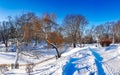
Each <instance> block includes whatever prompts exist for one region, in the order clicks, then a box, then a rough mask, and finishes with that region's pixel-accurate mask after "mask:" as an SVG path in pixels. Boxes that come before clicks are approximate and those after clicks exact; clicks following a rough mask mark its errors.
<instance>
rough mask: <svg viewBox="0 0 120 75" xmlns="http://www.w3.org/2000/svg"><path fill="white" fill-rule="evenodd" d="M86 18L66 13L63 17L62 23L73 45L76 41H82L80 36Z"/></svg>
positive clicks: (85, 23) (74, 45)
mask: <svg viewBox="0 0 120 75" xmlns="http://www.w3.org/2000/svg"><path fill="white" fill-rule="evenodd" d="M87 23H88V22H87V20H86V18H85V17H84V16H82V15H67V16H66V17H65V19H64V23H63V24H64V25H65V28H66V29H65V30H66V34H67V36H68V37H69V38H70V39H71V42H72V43H73V47H76V43H77V42H80V44H81V43H82V36H83V33H84V30H85V26H86V25H87Z"/></svg>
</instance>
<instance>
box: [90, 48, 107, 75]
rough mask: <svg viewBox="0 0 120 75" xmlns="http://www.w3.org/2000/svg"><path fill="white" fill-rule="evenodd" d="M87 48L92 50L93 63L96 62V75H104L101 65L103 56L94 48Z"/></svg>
mask: <svg viewBox="0 0 120 75" xmlns="http://www.w3.org/2000/svg"><path fill="white" fill-rule="evenodd" d="M89 50H90V51H91V52H92V54H93V56H94V57H95V64H96V67H97V74H98V75H105V72H104V69H103V67H102V60H103V57H101V56H100V54H99V53H97V52H96V51H94V49H91V48H89Z"/></svg>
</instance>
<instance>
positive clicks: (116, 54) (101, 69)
mask: <svg viewBox="0 0 120 75" xmlns="http://www.w3.org/2000/svg"><path fill="white" fill-rule="evenodd" d="M68 49H69V50H67V51H66V52H65V53H63V54H62V55H61V57H60V58H59V59H56V58H55V57H54V54H55V52H54V50H52V52H50V53H49V54H48V53H47V54H46V51H44V49H42V50H41V51H40V52H39V50H33V52H28V55H30V56H31V57H30V56H25V55H21V56H22V58H21V59H19V63H20V64H27V63H37V64H36V65H35V66H34V68H33V72H31V75H120V65H119V63H120V45H118V44H113V45H111V46H109V47H95V46H93V45H92V44H91V45H90V44H89V45H88V46H87V45H86V47H84V48H79V47H77V48H73V49H71V48H68ZM40 53H42V54H40ZM26 54H27V53H26ZM34 54H35V55H36V56H38V58H36V57H35V56H34ZM39 54H40V55H39ZM51 57H53V58H52V59H49V58H51ZM23 58H24V60H23ZM46 59H47V60H46ZM14 60H15V52H0V64H5V63H6V64H9V63H14ZM44 60H45V61H44ZM26 61H27V62H26ZM42 61H43V62H42ZM39 62H40V63H39ZM25 69H26V68H25V67H22V69H21V68H19V69H9V71H6V72H5V74H8V75H27V73H26V70H25Z"/></svg>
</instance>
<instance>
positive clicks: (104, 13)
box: [0, 0, 120, 24]
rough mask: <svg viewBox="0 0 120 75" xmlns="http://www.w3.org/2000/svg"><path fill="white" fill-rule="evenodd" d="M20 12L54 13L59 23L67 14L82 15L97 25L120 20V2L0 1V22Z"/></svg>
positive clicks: (108, 0)
mask: <svg viewBox="0 0 120 75" xmlns="http://www.w3.org/2000/svg"><path fill="white" fill-rule="evenodd" d="M22 12H34V13H36V14H37V15H41V14H42V13H44V12H48V13H56V15H57V21H58V22H59V23H61V22H62V20H63V19H64V17H65V16H66V15H67V14H82V15H84V16H85V17H86V18H87V19H88V21H89V23H90V24H99V23H103V22H106V21H114V20H118V19H120V0H0V21H1V20H4V19H6V17H7V16H9V15H10V16H16V15H20V13H22Z"/></svg>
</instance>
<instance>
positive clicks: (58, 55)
mask: <svg viewBox="0 0 120 75" xmlns="http://www.w3.org/2000/svg"><path fill="white" fill-rule="evenodd" d="M47 42H48V43H49V44H50V45H52V46H53V48H55V50H56V52H57V58H60V57H61V55H60V53H59V51H58V48H57V47H56V46H55V45H54V44H53V43H51V42H50V41H48V40H47Z"/></svg>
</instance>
